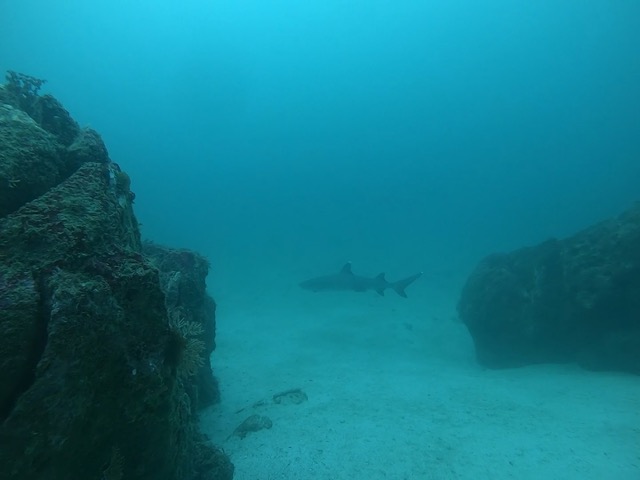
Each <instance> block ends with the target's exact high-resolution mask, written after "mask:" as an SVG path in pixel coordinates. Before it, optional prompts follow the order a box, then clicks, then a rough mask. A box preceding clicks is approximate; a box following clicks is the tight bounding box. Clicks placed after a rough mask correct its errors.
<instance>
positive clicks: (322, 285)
mask: <svg viewBox="0 0 640 480" xmlns="http://www.w3.org/2000/svg"><path fill="white" fill-rule="evenodd" d="M421 275H422V272H420V273H416V274H415V275H411V276H410V277H407V278H405V279H404V280H398V281H397V282H388V281H387V279H386V278H385V275H384V273H381V274H379V275H378V276H376V277H373V278H369V277H361V276H360V275H356V274H355V273H353V271H352V270H351V262H347V263H345V264H344V266H343V267H342V269H340V271H339V272H338V273H334V274H333V275H324V276H322V277H315V278H311V279H309V280H305V281H304V282H301V283H300V284H299V285H300V287H302V288H303V289H305V290H311V291H312V292H331V291H334V292H335V291H352V292H366V291H367V290H375V291H376V293H377V294H378V295H384V291H385V290H386V289H387V288H391V289H393V291H395V292H396V293H397V294H398V295H400V296H401V297H404V298H407V294H406V293H405V291H404V290H405V288H407V287H408V286H409V285H411V284H412V283H413V282H415V281H416V280H417V279H418V278H420V276H421Z"/></svg>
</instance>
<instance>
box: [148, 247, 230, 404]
mask: <svg viewBox="0 0 640 480" xmlns="http://www.w3.org/2000/svg"><path fill="white" fill-rule="evenodd" d="M143 252H144V254H145V255H146V256H147V258H149V259H150V260H151V262H152V263H153V264H154V265H155V266H156V267H157V268H158V270H159V271H160V283H161V285H162V288H163V290H164V292H165V298H166V305H167V311H168V312H169V316H170V317H172V318H177V319H180V320H182V321H185V322H193V323H196V324H197V325H199V326H201V328H202V333H201V334H200V335H198V338H199V339H200V340H201V341H202V342H203V344H204V351H203V357H204V358H209V357H210V356H211V353H212V352H213V350H214V349H215V346H216V343H215V338H216V337H215V334H216V323H215V311H216V304H215V302H214V301H213V298H211V297H210V296H209V295H208V294H207V289H206V283H205V279H206V277H207V274H208V272H209V263H208V262H207V260H206V259H205V258H204V257H202V256H200V255H198V254H197V253H195V252H191V251H189V250H177V249H171V248H167V247H162V246H160V245H157V244H154V243H150V242H145V243H144V244H143ZM195 387H197V388H196V390H195V391H194V394H195V395H196V397H197V399H198V407H200V408H202V407H206V406H209V405H212V404H214V403H217V402H218V401H219V400H220V392H219V390H218V383H217V381H216V380H215V377H214V376H213V372H212V371H211V364H210V363H209V362H203V363H202V365H200V366H198V368H197V371H196V383H195Z"/></svg>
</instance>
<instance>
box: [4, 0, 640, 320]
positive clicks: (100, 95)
mask: <svg viewBox="0 0 640 480" xmlns="http://www.w3.org/2000/svg"><path fill="white" fill-rule="evenodd" d="M639 22H640V2H638V1H636V0H618V1H584V0H565V1H557V0H537V1H535V2H525V1H515V0H512V1H508V0H494V1H485V2H479V1H470V0H468V1H462V0H446V1H445V0H440V1H410V0H395V1H383V0H368V1H360V0H357V1H355V0H354V1H350V2H347V1H339V0H322V1H320V0H307V1H294V0H274V1H269V2H266V1H256V0H250V1H231V0H224V1H213V0H210V1H205V0H200V1H194V0H183V1H173V2H171V1H167V0H153V1H151V0H136V1H133V0H128V1H123V0H120V1H114V0H109V1H105V0H94V1H86V0H66V1H60V2H42V1H37V0H20V1H15V0H14V1H10V0H2V1H1V2H0V27H1V30H0V31H1V33H0V71H5V70H15V71H19V72H23V73H26V74H29V75H33V76H36V77H39V78H45V79H47V81H48V83H47V84H46V85H45V87H44V89H43V91H45V92H48V93H52V94H53V95H55V96H56V97H57V98H58V99H59V100H60V101H61V102H63V104H64V105H65V106H66V108H67V109H68V110H69V111H70V112H71V114H72V115H73V116H74V118H76V119H77V120H78V121H79V123H81V124H83V125H90V126H91V127H93V128H95V129H96V130H98V131H99V132H100V133H101V134H102V136H103V138H104V140H105V142H106V144H107V147H108V149H109V153H110V156H111V158H112V160H113V161H115V162H117V163H119V164H120V165H121V167H122V168H123V169H124V170H126V171H127V172H128V173H129V174H130V176H131V177H132V189H133V190H134V191H135V193H136V203H135V211H136V214H137V216H138V218H139V220H140V221H141V223H142V225H143V226H142V231H143V235H144V236H145V237H146V238H149V239H153V240H155V241H157V242H160V243H165V244H169V245H174V246H182V247H188V248H193V249H196V250H198V251H200V252H202V253H204V254H205V255H207V256H208V257H209V258H210V259H211V262H212V265H213V272H212V276H211V278H210V280H209V283H210V286H212V287H213V288H212V293H213V294H214V295H216V292H217V293H218V295H217V296H216V298H218V299H219V300H220V297H222V299H224V298H225V295H226V296H227V297H229V298H232V297H233V295H234V294H236V293H237V291H236V290H237V289H240V288H244V289H245V291H244V292H243V293H244V294H246V289H255V288H257V285H259V284H261V283H265V282H269V288H270V289H271V290H270V291H277V290H278V288H279V286H278V284H277V283H278V275H277V274H274V272H281V273H282V275H284V276H286V277H287V280H286V282H288V283H287V285H288V284H289V283H291V284H293V283H292V282H293V281H294V280H293V279H295V278H298V277H300V278H299V279H300V280H302V279H303V278H304V277H305V276H309V275H308V274H310V273H312V272H314V273H316V274H324V273H331V272H333V271H337V270H338V269H339V267H340V266H342V264H343V263H344V262H345V261H347V260H351V261H353V262H354V270H358V271H359V272H363V270H364V272H363V273H368V274H375V273H377V272H378V271H381V270H385V269H386V270H389V271H390V272H393V275H391V276H393V277H396V278H398V277H400V276H403V275H405V276H406V275H408V274H412V273H415V272H416V271H420V270H423V271H425V277H424V282H425V285H432V286H433V285H437V284H439V283H447V282H449V283H450V284H451V285H450V286H451V288H454V287H456V288H457V287H459V285H460V283H461V282H462V281H463V280H464V278H465V276H466V274H467V273H468V272H469V271H470V269H471V268H472V267H473V266H474V264H475V263H476V262H477V261H478V260H479V259H480V258H481V257H483V256H484V255H486V254H488V253H491V252H495V251H505V250H510V249H514V248H518V247H520V246H523V245H530V244H535V243H538V242H540V241H543V240H545V239H547V238H549V237H563V236H566V235H570V234H572V233H573V232H575V231H577V230H579V229H581V228H584V227H586V226H588V225H590V224H592V223H594V222H596V221H599V220H601V219H604V218H607V217H609V216H612V215H615V214H617V213H619V212H621V211H622V210H624V209H626V208H627V207H629V206H630V205H631V204H632V203H633V202H634V201H636V200H638V199H639V198H640V88H639V86H640V54H639V51H640V29H638V28H637V27H638V25H639V24H640V23H639ZM452 272H453V273H452ZM247 278H248V279H249V280H247V281H246V284H245V285H243V282H242V280H243V279H247ZM412 288H413V287H412ZM415 288H416V289H418V288H419V287H418V285H416V287H415ZM234 292H235V293H234ZM409 296H410V297H411V293H409ZM222 308H223V309H224V306H223V307H222ZM222 321H223V320H221V319H220V318H219V322H222Z"/></svg>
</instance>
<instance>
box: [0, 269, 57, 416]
mask: <svg viewBox="0 0 640 480" xmlns="http://www.w3.org/2000/svg"><path fill="white" fill-rule="evenodd" d="M43 285H44V282H43V281H42V280H41V281H40V284H39V288H38V290H39V292H40V299H41V300H40V304H39V305H38V315H37V320H36V324H35V327H36V328H35V331H34V334H33V340H32V342H31V347H30V349H29V352H28V355H27V360H26V362H25V364H24V368H23V371H22V372H21V374H20V377H19V380H18V381H17V382H16V384H15V388H14V390H13V393H12V394H11V395H9V396H8V397H7V398H5V399H4V401H3V402H2V404H0V424H1V423H4V421H5V420H6V419H7V418H9V416H10V415H11V412H12V411H13V408H14V407H15V405H16V403H17V402H18V399H19V398H20V396H21V395H22V394H23V393H24V392H26V391H27V390H29V388H30V387H31V385H33V382H34V381H35V379H36V367H37V366H38V363H39V362H40V359H41V358H42V354H43V353H44V350H45V348H46V346H47V337H48V336H47V325H48V323H49V316H50V313H51V312H50V310H51V309H50V305H49V304H48V302H47V301H45V299H46V298H48V296H46V295H43V292H44V288H43Z"/></svg>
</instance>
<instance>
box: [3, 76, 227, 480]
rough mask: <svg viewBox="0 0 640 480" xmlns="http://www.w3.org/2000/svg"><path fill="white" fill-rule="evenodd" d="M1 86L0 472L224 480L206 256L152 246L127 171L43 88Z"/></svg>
mask: <svg viewBox="0 0 640 480" xmlns="http://www.w3.org/2000/svg"><path fill="white" fill-rule="evenodd" d="M7 80H8V82H7V84H5V85H4V86H0V478H2V479H3V480H4V479H7V480H9V479H16V480H18V479H19V480H36V479H37V480H59V479H67V480H75V479H78V480H81V479H82V480H86V479H96V480H99V479H104V480H119V479H148V480H183V479H185V480H187V479H188V480H218V479H230V478H232V476H233V466H232V465H231V463H230V462H229V460H228V458H227V457H226V455H224V453H223V452H221V451H220V450H219V449H217V448H215V447H214V446H212V445H211V444H210V443H209V442H208V441H207V439H206V438H205V437H204V436H203V435H201V434H200V433H199V431H198V428H197V413H196V412H197V408H198V406H199V405H206V404H210V403H212V402H215V401H216V400H217V398H218V390H217V384H216V383H215V380H214V378H213V375H212V372H211V368H210V366H209V362H208V360H206V359H208V354H209V353H211V350H212V349H213V348H214V331H215V324H214V311H215V304H214V303H213V300H212V299H211V298H210V297H208V296H207V294H206V292H205V277H206V275H207V271H208V265H207V263H206V261H205V260H204V259H203V258H202V257H200V256H199V255H197V254H195V253H193V252H189V251H185V250H172V249H167V248H163V247H159V246H156V245H148V246H144V247H143V245H142V244H141V241H140V233H139V230H138V224H137V222H136V219H135V215H134V213H133V209H132V202H133V198H134V196H133V193H132V192H131V191H130V189H129V186H130V182H129V177H128V176H127V175H126V173H124V172H123V171H121V170H120V168H119V167H118V166H117V165H116V164H115V163H112V162H111V161H110V159H109V156H108V154H107V150H106V148H105V146H104V144H103V143H102V140H101V139H100V136H99V135H98V134H97V133H96V132H94V131H92V130H90V129H82V128H80V127H78V125H77V124H76V123H75V122H74V121H73V120H72V119H71V117H70V116H69V114H68V113H67V112H66V111H65V110H64V108H63V107H62V106H61V105H60V104H59V103H58V102H57V101H56V100H55V99H54V98H53V97H51V96H47V95H45V96H39V95H38V88H39V86H40V85H41V83H38V81H37V80H36V79H31V78H30V77H26V76H22V75H19V74H13V73H11V74H10V75H9V76H8V79H7Z"/></svg>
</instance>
